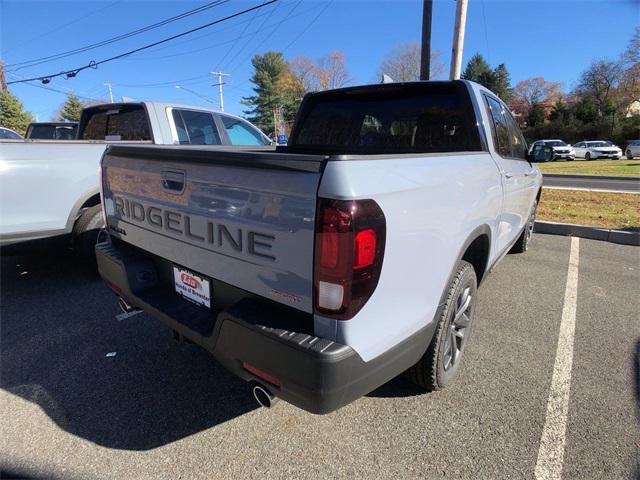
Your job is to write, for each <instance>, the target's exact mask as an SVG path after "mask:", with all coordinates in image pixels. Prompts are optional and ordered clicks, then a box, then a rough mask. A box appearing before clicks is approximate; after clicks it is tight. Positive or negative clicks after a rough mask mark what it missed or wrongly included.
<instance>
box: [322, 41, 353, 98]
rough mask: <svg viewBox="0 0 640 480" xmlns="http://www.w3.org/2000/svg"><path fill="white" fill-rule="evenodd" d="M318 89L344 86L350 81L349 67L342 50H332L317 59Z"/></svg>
mask: <svg viewBox="0 0 640 480" xmlns="http://www.w3.org/2000/svg"><path fill="white" fill-rule="evenodd" d="M317 72H318V90H330V89H332V88H340V87H344V86H345V85H347V84H348V83H349V82H350V81H351V77H349V67H348V66H347V61H346V60H345V58H344V54H343V53H342V52H338V51H333V52H331V53H329V54H328V55H327V56H325V57H322V58H321V59H320V60H318V64H317Z"/></svg>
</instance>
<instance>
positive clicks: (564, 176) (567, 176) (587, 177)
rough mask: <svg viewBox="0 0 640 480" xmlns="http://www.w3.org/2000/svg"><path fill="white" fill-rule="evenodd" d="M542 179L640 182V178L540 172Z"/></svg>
mask: <svg viewBox="0 0 640 480" xmlns="http://www.w3.org/2000/svg"><path fill="white" fill-rule="evenodd" d="M542 177H543V178H544V177H550V178H562V179H566V180H571V179H576V180H578V179H580V180H622V181H626V182H632V181H633V182H640V177H616V176H611V175H609V176H607V175H570V174H567V173H544V172H542Z"/></svg>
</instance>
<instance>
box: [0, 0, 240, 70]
mask: <svg viewBox="0 0 640 480" xmlns="http://www.w3.org/2000/svg"><path fill="white" fill-rule="evenodd" d="M228 1H229V0H216V1H214V2H210V3H207V4H205V5H203V6H201V7H198V8H194V9H192V10H189V11H186V12H183V13H181V14H179V15H175V16H173V17H170V18H167V19H165V20H162V21H160V22H156V23H153V24H151V25H147V26H146V27H142V28H139V29H137V30H133V31H131V32H127V33H123V34H121V35H118V36H115V37H112V38H109V39H107V40H102V41H100V42H96V43H92V44H90V45H85V46H84V47H79V48H75V49H73V50H68V51H66V52H61V53H56V54H54V55H49V56H46V57H40V58H35V59H31V60H25V61H23V62H18V63H13V64H11V65H7V67H17V66H20V65H22V66H21V67H20V68H16V69H14V70H13V71H18V70H22V69H23V68H28V67H34V66H36V65H40V64H42V63H48V62H52V61H54V60H58V59H61V58H65V57H70V56H72V55H77V54H78V53H83V52H86V51H89V50H93V49H95V48H98V47H103V46H105V45H109V44H111V43H115V42H119V41H121V40H124V39H126V38H130V37H133V36H136V35H140V34H141V33H144V32H148V31H149V30H153V29H156V28H159V27H162V26H164V25H168V24H170V23H173V22H176V21H178V20H182V19H183V18H186V17H190V16H191V15H195V14H197V13H200V12H204V11H205V10H209V9H211V8H214V7H217V6H218V5H221V4H224V3H227V2H228Z"/></svg>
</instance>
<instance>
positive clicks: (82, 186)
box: [0, 102, 270, 256]
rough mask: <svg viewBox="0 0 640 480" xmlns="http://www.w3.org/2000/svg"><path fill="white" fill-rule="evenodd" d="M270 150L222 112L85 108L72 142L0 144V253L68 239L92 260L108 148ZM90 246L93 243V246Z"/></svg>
mask: <svg viewBox="0 0 640 480" xmlns="http://www.w3.org/2000/svg"><path fill="white" fill-rule="evenodd" d="M125 143H126V144H130V143H138V144H139V143H148V144H152V143H155V144H166V145H173V144H180V145H225V146H231V145H245V146H246V145H251V146H254V147H259V146H265V145H269V144H270V141H269V139H268V137H267V136H266V135H264V134H263V133H262V132H261V131H260V130H258V129H257V128H256V127H255V126H253V125H251V124H250V123H249V122H247V121H245V120H243V119H241V118H239V117H236V116H233V115H229V114H227V113H221V112H217V111H213V110H208V109H203V108H199V107H192V106H188V105H177V104H168V103H157V102H140V103H133V102H132V103H110V104H103V105H94V106H91V107H88V108H85V109H84V110H83V112H82V117H81V119H80V123H79V125H78V133H77V139H76V140H59V141H58V140H35V139H34V140H1V141H0V247H6V246H8V245H13V244H18V243H24V242H29V241H33V240H39V239H44V238H51V237H58V236H63V237H65V238H66V237H67V236H68V235H70V234H72V239H71V240H72V245H73V247H74V249H76V250H77V251H78V252H79V253H80V254H81V255H88V256H92V255H93V243H95V242H94V239H95V235H96V234H97V229H98V228H99V227H101V226H102V215H101V212H100V206H99V204H100V189H99V173H98V170H99V163H100V158H101V157H102V154H103V152H104V149H105V147H106V146H107V145H113V144H125ZM92 242H93V243H92Z"/></svg>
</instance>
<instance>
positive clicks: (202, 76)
mask: <svg viewBox="0 0 640 480" xmlns="http://www.w3.org/2000/svg"><path fill="white" fill-rule="evenodd" d="M200 78H210V74H208V73H205V74H204V75H198V76H197V77H190V78H183V79H180V80H171V81H168V82H158V83H134V84H126V83H116V84H114V85H118V86H119V87H127V88H146V87H164V86H167V85H175V84H176V83H184V82H189V81H191V80H197V79H200Z"/></svg>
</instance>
